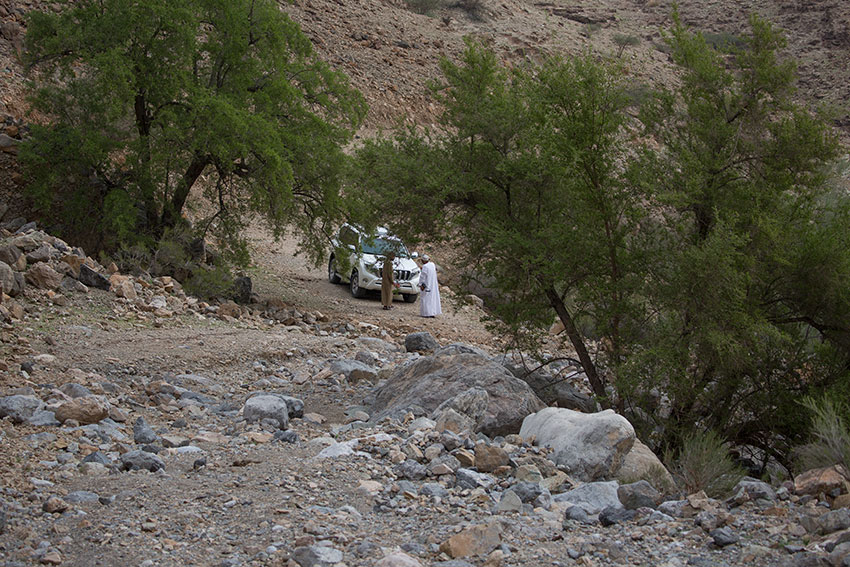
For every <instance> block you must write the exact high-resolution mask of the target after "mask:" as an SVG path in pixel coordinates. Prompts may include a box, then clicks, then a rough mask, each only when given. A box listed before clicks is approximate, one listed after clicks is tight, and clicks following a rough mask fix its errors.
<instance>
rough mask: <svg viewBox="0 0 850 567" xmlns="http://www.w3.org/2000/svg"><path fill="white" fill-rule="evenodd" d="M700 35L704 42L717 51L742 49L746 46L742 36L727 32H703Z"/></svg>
mask: <svg viewBox="0 0 850 567" xmlns="http://www.w3.org/2000/svg"><path fill="white" fill-rule="evenodd" d="M702 37H703V39H705V43H707V44H708V45H709V46H711V47H713V48H714V49H716V50H718V51H730V50H736V49H744V48H745V47H746V46H747V42H746V40H744V38H743V37H741V36H739V35H735V34H733V33H729V32H720V33H704V34H702Z"/></svg>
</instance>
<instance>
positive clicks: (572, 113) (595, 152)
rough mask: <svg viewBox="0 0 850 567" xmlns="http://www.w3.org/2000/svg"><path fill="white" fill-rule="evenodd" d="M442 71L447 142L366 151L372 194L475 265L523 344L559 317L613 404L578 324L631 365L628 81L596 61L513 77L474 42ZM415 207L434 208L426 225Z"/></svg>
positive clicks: (363, 159)
mask: <svg viewBox="0 0 850 567" xmlns="http://www.w3.org/2000/svg"><path fill="white" fill-rule="evenodd" d="M441 69H442V72H443V76H444V80H443V81H442V82H441V83H439V84H436V85H434V87H433V89H434V92H435V94H436V95H437V97H438V98H439V100H440V101H441V102H442V103H443V105H444V108H445V112H444V114H443V117H442V125H443V130H442V131H441V132H440V133H439V134H434V135H431V134H430V133H426V134H423V133H418V132H416V131H407V132H403V133H402V134H400V135H399V136H398V137H397V138H396V139H394V140H378V141H375V142H371V143H367V144H366V145H365V147H364V148H363V149H362V150H361V151H360V152H359V160H360V163H361V167H360V168H359V169H360V171H361V172H367V171H368V172H370V173H369V175H367V176H365V177H363V178H361V179H359V186H360V188H361V189H362V190H364V191H365V190H367V189H368V190H371V191H373V192H376V193H377V199H376V200H377V202H378V203H380V205H377V207H380V211H381V213H382V214H387V213H388V212H389V211H395V213H396V216H395V219H396V221H397V224H398V226H399V227H400V228H399V230H401V231H403V232H406V234H408V235H410V234H411V233H414V234H420V235H421V234H423V233H425V234H428V236H429V237H430V238H432V239H433V238H436V237H438V236H443V237H447V238H450V239H453V240H454V241H455V242H456V243H457V244H458V245H459V246H458V250H459V251H460V253H461V254H462V255H463V256H464V260H462V263H464V264H465V265H467V266H469V267H470V272H474V273H480V274H483V275H485V276H486V277H487V278H488V279H489V281H490V285H491V286H492V287H494V288H495V289H497V290H498V291H499V292H500V295H501V298H502V301H501V302H500V303H499V304H497V305H496V306H495V310H496V312H497V314H498V315H499V318H500V320H501V321H502V322H504V323H506V324H507V325H508V326H509V327H510V328H511V329H512V331H514V332H515V333H519V332H521V331H522V330H523V329H528V328H529V327H536V328H538V329H539V328H541V327H542V328H546V327H548V325H549V324H550V323H551V321H552V317H553V313H555V314H556V315H557V317H558V318H560V320H561V321H563V323H564V325H565V327H566V330H567V333H568V335H569V338H570V341H571V343H572V345H573V346H574V348H575V350H576V352H577V354H578V357H579V359H580V361H581V363H582V366H583V367H584V370H585V372H586V374H587V376H588V379H589V381H590V384H591V387H592V388H593V391H594V393H595V394H596V395H597V396H599V397H600V398H602V399H607V397H608V395H609V392H608V391H607V388H606V378H605V376H604V375H603V374H602V373H601V372H599V371H598V369H597V362H598V361H597V360H595V359H594V358H593V355H592V353H591V352H590V350H589V349H588V346H587V336H586V335H585V334H584V333H583V332H582V329H581V325H580V322H579V321H580V319H581V318H583V317H589V318H590V320H592V321H593V324H594V325H595V327H596V330H595V332H596V333H597V334H598V336H606V337H609V338H610V339H611V342H612V349H611V351H610V353H609V354H611V356H614V357H616V356H618V355H619V353H620V348H621V338H622V334H623V333H624V332H630V330H629V329H627V327H628V324H629V317H628V315H629V312H630V308H631V306H630V305H629V297H630V292H629V291H628V290H629V288H630V287H631V286H633V285H634V284H635V280H634V278H633V276H632V274H633V273H635V272H634V270H632V269H631V266H630V263H631V262H632V261H633V259H634V256H633V255H632V253H631V251H630V249H629V241H630V238H631V237H632V236H633V235H634V230H635V227H636V222H637V220H638V219H639V218H640V216H641V210H640V205H639V201H638V198H637V196H636V195H634V194H632V193H631V192H629V191H628V188H627V187H626V186H625V185H623V183H622V182H621V176H622V174H623V170H622V169H623V168H622V167H621V165H620V163H621V162H622V160H623V158H624V156H625V155H626V153H627V149H626V147H625V146H624V145H623V143H622V140H623V135H624V131H623V127H624V123H625V121H626V119H627V115H626V113H625V108H626V106H627V99H626V97H625V96H624V91H623V86H622V85H621V84H620V82H619V81H618V79H617V73H616V72H615V70H614V69H613V68H612V67H610V66H609V65H607V64H603V63H599V62H596V61H594V60H593V59H592V58H591V57H590V56H585V57H581V58H575V59H569V60H562V59H552V60H549V61H547V62H545V63H544V64H542V65H539V66H531V67H529V68H526V69H514V70H507V69H505V68H504V67H503V66H501V65H500V64H499V63H498V61H497V60H496V56H495V54H494V53H493V52H491V51H489V50H487V49H485V48H483V47H481V46H479V45H477V44H475V43H472V42H469V43H468V45H467V49H466V51H465V52H464V54H463V57H462V61H461V63H460V64H455V63H452V62H450V61H448V60H444V61H443V62H442V63H441ZM411 199H415V201H416V202H417V203H421V204H422V205H421V209H419V210H417V214H415V215H410V214H409V212H408V205H409V202H410V200H411ZM411 217H412V218H411Z"/></svg>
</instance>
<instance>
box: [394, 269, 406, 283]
mask: <svg viewBox="0 0 850 567" xmlns="http://www.w3.org/2000/svg"><path fill="white" fill-rule="evenodd" d="M393 275H394V276H395V280H396V281H407V280H409V279H410V270H393Z"/></svg>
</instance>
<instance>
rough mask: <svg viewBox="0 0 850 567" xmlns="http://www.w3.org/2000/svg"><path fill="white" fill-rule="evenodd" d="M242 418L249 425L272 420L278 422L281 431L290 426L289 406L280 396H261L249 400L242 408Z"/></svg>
mask: <svg viewBox="0 0 850 567" xmlns="http://www.w3.org/2000/svg"><path fill="white" fill-rule="evenodd" d="M242 416H243V417H244V418H245V421H247V422H248V423H253V422H256V421H260V420H262V419H271V420H274V421H275V422H277V424H278V428H279V429H286V428H287V427H288V426H289V406H288V405H287V403H286V401H285V400H282V399H281V398H280V397H278V396H274V395H269V394H260V395H257V396H253V397H251V398H248V401H246V402H245V407H243V408H242Z"/></svg>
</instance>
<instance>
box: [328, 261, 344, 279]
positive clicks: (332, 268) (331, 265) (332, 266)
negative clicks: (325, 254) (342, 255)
mask: <svg viewBox="0 0 850 567" xmlns="http://www.w3.org/2000/svg"><path fill="white" fill-rule="evenodd" d="M328 281H329V282H331V283H339V282H341V281H342V278H340V277H339V274H338V273H336V258H334V257H333V256H331V259H330V260H328Z"/></svg>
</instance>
